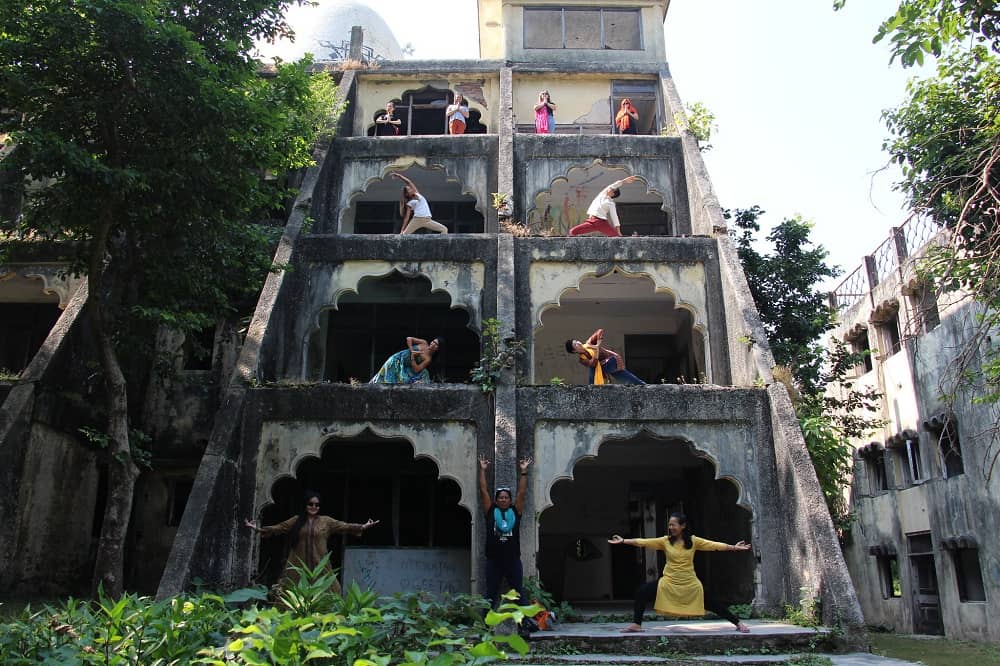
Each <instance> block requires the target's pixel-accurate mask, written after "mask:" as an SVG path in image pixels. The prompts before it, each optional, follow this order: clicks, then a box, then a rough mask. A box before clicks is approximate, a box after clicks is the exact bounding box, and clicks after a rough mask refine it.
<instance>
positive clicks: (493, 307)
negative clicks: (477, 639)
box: [0, 0, 965, 626]
mask: <svg viewBox="0 0 1000 666" xmlns="http://www.w3.org/2000/svg"><path fill="white" fill-rule="evenodd" d="M668 4H669V2H668V1H667V0H653V1H652V2H645V3H632V2H627V1H623V0H601V1H597V0H576V1H574V2H572V3H568V2H567V3H562V4H561V3H559V2H550V1H545V2H538V1H537V0H536V1H531V2H527V1H521V0H506V1H504V2H501V0H479V31H480V32H479V42H480V59H478V60H470V61H464V60H463V61H417V60H389V59H381V60H380V62H379V66H378V67H377V68H376V67H370V68H362V69H358V70H347V71H344V72H343V73H342V74H341V75H340V76H341V78H340V87H339V94H340V96H341V98H342V99H343V100H344V101H346V102H347V107H346V109H347V110H346V112H345V113H344V114H343V115H342V116H341V117H340V120H339V127H338V132H337V137H336V138H335V139H333V140H332V142H331V143H330V144H329V145H327V146H323V147H322V148H321V150H320V155H319V159H318V162H317V164H316V166H315V167H313V168H311V169H310V170H309V171H308V172H307V173H306V174H305V176H304V180H303V182H302V186H301V188H300V192H299V195H298V200H297V202H296V204H295V205H294V206H293V207H292V209H291V210H292V213H291V215H290V217H289V219H288V220H287V222H286V225H285V230H284V237H283V239H282V242H281V244H280V247H279V249H278V254H277V256H276V260H277V261H278V262H279V263H281V264H284V263H286V262H287V263H290V264H291V265H292V266H293V267H294V270H291V271H283V272H279V273H275V274H272V275H270V276H269V277H268V280H267V282H266V284H265V286H264V288H263V290H262V292H261V294H260V297H259V300H258V302H257V305H256V309H255V311H254V312H253V317H252V320H251V323H250V325H249V328H248V330H247V331H246V335H245V338H243V337H241V336H240V334H239V333H238V332H237V327H236V326H235V325H234V324H233V323H231V322H224V323H220V324H219V326H218V327H217V328H216V329H215V330H211V331H206V332H205V335H204V339H203V340H202V342H203V344H204V345H206V346H207V347H208V348H210V349H212V350H213V353H212V354H211V355H210V357H208V358H199V357H198V356H197V355H196V354H192V353H189V351H186V350H189V348H190V346H191V345H190V344H189V343H190V341H183V340H179V339H177V336H172V335H170V334H168V333H164V334H163V335H161V340H160V341H159V344H160V345H161V347H162V348H164V349H174V350H176V359H177V360H176V363H177V368H176V369H177V371H178V372H177V374H176V376H175V377H174V378H172V379H169V380H167V379H160V380H158V379H157V378H156V377H154V378H152V379H151V383H150V388H149V390H148V392H147V396H146V398H145V400H146V404H145V406H144V408H143V413H144V414H145V415H146V423H145V427H146V429H147V430H148V431H149V432H151V434H152V435H153V437H154V441H155V442H156V451H157V454H156V456H157V457H156V460H155V461H154V468H153V470H152V471H148V472H145V473H144V474H143V476H142V478H141V480H140V482H139V487H138V488H137V492H136V503H135V509H134V515H133V522H132V529H131V535H130V538H129V544H128V548H129V557H128V576H129V585H130V586H131V587H132V588H133V589H139V590H144V591H147V592H158V593H159V594H160V595H170V594H174V593H177V592H180V591H181V590H183V589H185V588H187V587H188V586H190V585H191V584H192V582H193V581H195V580H196V579H200V580H201V581H203V582H204V583H206V584H208V585H212V586H221V587H232V586H238V585H244V584H247V583H249V582H253V581H263V582H270V581H273V580H274V577H275V575H276V572H277V568H278V567H279V566H280V563H281V560H282V544H281V543H278V541H280V540H269V541H264V542H260V541H259V540H258V539H257V538H255V535H253V534H252V533H251V532H250V531H249V530H247V529H245V528H244V527H243V526H242V523H243V519H244V518H246V517H257V518H258V519H260V520H262V521H263V522H264V523H266V524H269V523H273V522H276V521H278V520H281V519H284V518H287V517H288V516H291V515H293V514H295V513H297V512H298V511H299V510H300V505H301V500H300V495H301V491H302V489H304V488H312V489H316V490H319V491H320V492H322V493H323V496H324V506H323V511H324V513H329V514H330V515H333V516H336V517H338V518H341V519H345V520H351V521H364V520H365V519H366V518H368V517H376V518H380V519H381V521H382V522H381V524H380V525H379V527H378V528H376V529H373V530H371V531H370V532H368V533H366V534H365V536H364V539H363V540H358V539H354V538H349V539H346V540H345V542H343V543H338V545H337V548H336V549H335V550H334V552H335V556H334V560H335V564H336V565H337V566H340V567H342V569H343V574H342V575H343V578H344V579H346V581H345V582H350V581H352V580H356V581H358V582H359V583H361V584H362V585H372V586H373V587H374V588H375V589H377V590H379V591H383V592H392V591H395V590H400V589H421V590H427V591H432V592H434V591H462V592H476V591H480V590H481V589H482V577H481V576H482V574H481V562H482V557H481V555H482V547H483V544H482V542H483V529H484V525H483V521H482V511H481V510H480V508H479V507H478V499H477V493H476V479H477V473H478V469H477V463H476V457H477V455H478V454H484V455H486V456H488V457H489V458H490V459H492V460H495V464H494V465H493V466H491V467H490V470H491V472H490V473H491V474H494V475H495V478H494V479H493V482H495V483H496V484H497V485H511V482H513V481H515V480H516V479H515V472H516V460H517V458H518V457H520V456H528V455H530V456H533V457H534V464H533V466H532V467H531V470H530V484H529V488H528V498H527V510H526V514H525V515H526V517H527V518H526V520H525V527H524V529H523V531H522V537H521V538H522V556H523V561H524V563H525V567H526V573H527V574H528V575H536V576H538V577H539V578H540V580H541V581H542V583H543V584H544V585H545V586H546V587H547V588H548V589H550V590H552V591H553V592H554V593H555V594H556V596H557V597H558V598H560V599H566V600H569V601H571V602H588V601H593V602H602V601H605V602H607V601H614V600H628V599H631V597H632V594H633V591H634V589H635V587H636V585H637V584H638V583H639V582H640V581H642V580H644V579H646V578H647V577H653V576H656V575H658V570H659V566H658V565H657V563H656V558H655V557H647V556H646V555H645V554H644V553H642V552H640V551H636V550H631V549H629V550H626V549H615V550H611V549H609V547H608V545H607V543H606V539H607V537H608V535H610V534H612V533H615V532H618V533H622V534H628V535H634V536H639V535H643V536H653V535H660V534H662V533H663V532H664V528H665V523H666V519H667V515H668V514H669V513H670V512H671V511H676V510H682V511H684V512H685V513H686V514H687V515H688V516H689V517H690V519H691V521H692V525H693V528H694V530H695V531H696V533H698V534H699V535H701V536H704V537H706V538H711V539H717V540H725V541H728V542H735V541H738V540H741V539H742V540H746V541H750V542H752V543H753V551H752V554H748V555H746V556H745V557H734V556H732V555H729V556H728V559H727V560H726V561H725V562H724V563H723V561H722V560H719V561H718V562H716V560H715V559H713V558H714V556H713V555H710V554H709V555H705V556H699V561H698V569H699V573H700V574H701V576H702V578H703V580H704V581H705V585H706V588H707V591H708V593H709V594H712V595H714V596H716V597H718V598H719V599H722V600H724V601H728V602H729V603H747V604H749V603H752V604H753V605H754V607H755V608H757V609H758V610H760V611H771V612H775V611H778V612H780V610H781V609H782V607H783V606H784V605H785V604H792V605H797V604H798V603H799V601H800V599H801V598H802V597H803V596H806V597H809V598H821V599H822V609H823V612H824V616H825V618H826V619H828V620H833V619H838V620H839V621H841V622H844V623H846V624H848V625H853V626H858V625H861V624H862V622H863V619H862V615H861V611H860V605H859V602H858V598H857V595H856V593H855V590H854V587H853V585H852V583H851V580H850V578H849V576H848V571H847V567H846V563H845V560H844V558H843V556H842V553H841V550H840V548H839V546H838V541H837V534H836V532H835V530H834V529H833V525H832V523H831V521H830V518H829V515H828V513H827V510H826V507H825V504H824V501H823V497H822V494H821V492H820V490H819V486H818V483H817V481H816V477H815V473H814V471H813V469H812V466H811V463H810V460H809V456H808V453H807V451H806V449H805V445H804V443H803V440H802V437H801V434H800V431H799V428H798V424H797V422H796V420H795V416H794V413H793V410H792V406H791V402H790V400H789V397H788V394H787V392H786V390H785V388H784V387H783V386H782V385H781V384H780V383H775V382H774V380H773V378H772V375H771V368H772V366H773V361H772V357H771V354H770V351H769V349H768V347H767V343H766V339H765V335H764V332H763V329H762V328H761V326H760V323H759V320H758V316H757V314H756V311H755V308H754V304H753V302H752V300H751V297H750V294H749V290H748V288H747V285H746V282H745V278H744V275H743V271H742V268H741V266H740V264H739V261H738V259H737V255H736V252H735V249H734V246H733V244H732V242H731V240H730V238H729V236H728V234H727V231H726V226H725V222H724V220H723V217H722V213H721V209H720V207H719V203H718V201H717V200H716V197H715V195H714V193H713V190H712V186H711V183H710V181H709V178H708V175H707V173H706V170H705V167H704V164H703V161H702V158H701V155H700V153H699V150H698V145H697V141H696V140H695V138H694V137H693V136H692V135H691V133H690V132H689V131H687V130H686V128H684V127H683V123H682V122H681V120H682V119H683V117H684V111H683V106H682V104H681V101H680V98H679V96H678V93H677V90H676V89H675V86H674V82H673V80H672V79H671V75H670V71H669V68H668V66H667V64H666V58H665V49H664V35H663V30H662V25H663V22H664V20H665V19H666V14H667V7H668ZM345 38H346V36H345ZM542 89H547V90H548V91H550V94H551V97H552V100H553V101H554V102H556V103H557V104H558V109H557V111H556V114H555V118H556V127H555V130H556V131H555V133H554V134H548V135H538V134H535V133H534V124H533V122H532V121H533V119H534V111H533V105H534V103H535V102H536V100H537V98H538V93H539V91H540V90H542ZM456 93H462V94H463V95H464V97H465V99H466V100H467V101H468V102H469V106H470V111H471V113H470V119H469V124H468V131H467V133H466V134H465V135H462V136H448V135H445V134H444V131H445V125H444V115H443V109H444V107H445V106H446V105H447V104H448V103H449V102H450V101H451V100H453V99H454V95H455V94H456ZM624 97H629V98H630V99H631V100H632V101H633V103H634V104H635V105H636V107H637V109H638V112H639V121H638V124H639V126H638V134H637V135H635V136H622V135H616V134H613V133H612V127H613V126H612V123H613V117H614V111H615V110H616V109H617V108H618V107H619V105H620V102H621V100H622V99H623V98H624ZM387 101H394V102H395V104H396V110H397V113H398V114H399V116H400V117H401V118H402V119H403V124H402V126H401V132H400V135H399V136H391V137H378V136H372V134H373V130H374V119H375V118H376V116H377V115H378V114H379V113H380V112H381V110H382V109H383V108H384V105H385V103H386V102H387ZM677 123H680V124H681V125H682V126H681V128H680V129H677V127H676V124H677ZM671 128H673V129H674V130H675V131H670V130H671ZM665 129H666V130H667V131H664V130H665ZM394 172H397V173H401V174H404V175H406V176H407V177H408V178H410V179H412V180H413V181H414V182H415V183H416V184H417V185H418V186H419V189H420V191H421V192H422V193H423V194H424V195H425V196H426V197H427V199H428V200H429V201H430V203H431V206H432V209H433V212H434V217H435V219H437V220H438V221H440V222H443V223H444V224H445V225H447V226H448V228H449V230H450V232H451V233H449V234H447V235H437V234H415V235H412V236H400V235H398V234H397V233H395V232H398V231H399V226H400V219H399V213H398V201H399V189H398V187H399V186H398V182H397V181H394V180H392V179H391V178H390V176H391V174H392V173H394ZM629 175H636V176H638V177H639V180H637V181H635V182H632V183H629V184H628V185H626V186H624V187H623V188H622V194H621V197H620V199H619V200H618V201H619V203H618V209H619V214H620V216H621V219H622V230H623V233H624V237H623V238H606V237H581V238H567V237H566V231H567V229H568V228H569V227H570V226H572V225H573V224H576V223H577V222H579V221H582V220H583V219H584V218H585V217H586V206H587V204H588V202H589V201H590V200H591V199H592V198H593V197H594V196H595V195H596V194H597V193H598V192H599V191H600V190H602V189H603V188H606V187H607V186H608V185H610V184H611V183H612V182H614V181H616V180H619V179H621V178H624V177H626V176H629ZM492 193H501V194H504V195H506V196H507V198H508V201H509V204H510V206H509V207H508V208H504V209H503V210H502V212H503V213H504V216H503V217H502V218H501V217H499V216H498V211H497V209H496V208H495V207H494V206H493V203H492V202H493V198H492ZM511 231H513V232H515V233H511ZM0 271H2V278H0V301H2V305H0V308H2V312H3V313H4V314H3V316H2V317H0V320H2V321H3V322H4V323H3V326H4V338H3V339H4V344H3V352H2V353H3V354H4V357H3V363H4V364H5V365H6V367H7V368H8V369H9V370H11V371H13V372H14V373H18V375H17V377H16V378H14V379H12V380H10V381H7V382H5V384H4V386H3V394H2V397H3V398H4V399H5V401H4V404H3V412H2V420H0V437H2V439H0V457H2V459H3V460H4V464H3V470H2V472H0V590H4V591H7V592H25V591H29V590H42V589H45V590H53V591H67V590H75V589H78V588H79V585H80V582H81V581H87V580H88V572H89V567H90V565H91V563H92V558H93V553H94V550H93V544H94V536H95V534H96V533H97V530H98V529H99V524H100V516H101V515H102V511H101V508H102V502H103V497H104V493H105V485H104V484H105V481H104V479H105V473H104V472H103V471H102V468H101V464H100V462H99V458H98V457H97V456H96V455H95V453H94V452H93V451H92V450H91V449H88V448H86V447H84V446H82V445H80V443H79V441H78V440H79V434H78V433H77V428H76V423H77V412H78V410H79V409H81V402H82V404H83V405H85V404H86V402H87V401H88V400H89V401H92V400H95V399H97V394H96V393H95V392H97V391H99V387H95V386H93V385H92V383H89V382H91V380H90V379H89V378H88V373H87V371H86V369H85V368H84V367H83V365H84V356H85V354H86V351H87V350H86V344H85V331H84V329H85V326H84V324H83V322H82V321H79V315H80V312H81V311H82V310H83V308H85V307H86V293H85V290H81V289H78V288H77V285H76V283H74V282H73V281H72V280H67V279H65V278H61V277H60V266H58V265H54V264H47V263H45V260H44V257H41V258H34V257H26V258H24V260H23V261H20V262H19V260H14V261H12V262H11V263H9V264H8V265H5V266H3V267H2V268H0ZM489 320H498V321H499V322H500V336H501V337H503V338H506V337H513V338H516V339H517V340H519V341H522V342H523V343H524V345H525V349H526V352H525V353H524V354H523V355H521V356H519V357H517V360H516V362H515V367H514V368H512V369H511V370H510V371H506V372H504V373H503V374H502V376H501V377H500V379H499V382H498V384H497V386H496V387H495V389H494V390H492V391H490V392H485V393H484V392H483V391H482V390H481V388H480V386H478V385H475V384H472V383H470V382H469V372H470V370H471V369H472V368H473V366H474V365H475V364H476V363H477V362H478V360H479V358H480V354H481V351H480V349H481V344H482V343H483V339H482V338H483V331H484V327H485V326H486V323H487V322H488V321H489ZM19 322H20V323H19ZM598 327H601V328H604V329H606V330H607V332H608V333H607V344H608V345H609V346H610V347H612V348H614V349H616V350H620V351H621V352H622V353H623V355H624V357H625V359H626V362H627V366H628V368H629V369H630V370H631V371H632V372H633V373H635V374H637V375H639V376H640V377H642V378H644V379H645V380H646V381H647V382H649V385H647V386H617V385H605V386H589V385H587V376H586V370H585V369H584V368H582V367H581V366H580V365H579V364H578V363H577V362H576V360H575V358H574V357H573V356H571V355H568V354H567V353H566V352H565V350H564V348H563V341H564V340H566V339H567V338H585V337H586V336H588V335H590V333H591V332H592V331H593V330H594V329H596V328H598ZM407 335H416V336H420V337H426V338H430V337H432V336H436V335H443V336H444V337H445V338H446V340H447V342H446V345H445V347H444V349H443V351H442V353H441V354H440V355H439V359H438V360H437V361H436V364H437V365H436V367H434V368H433V373H434V377H435V380H436V381H435V383H433V384H431V385H423V386H412V387H405V386H396V387H388V386H379V385H369V384H367V383H366V381H367V379H368V378H369V377H370V376H372V374H373V373H374V372H375V371H376V370H377V369H378V367H379V366H380V364H381V362H382V360H383V359H385V358H386V357H387V356H389V355H390V354H391V353H393V352H395V351H398V350H399V349H401V348H402V347H401V345H403V344H404V343H403V341H404V338H405V336H407ZM36 352H37V353H36ZM178 378H179V379H178ZM556 378H559V379H561V380H562V381H553V380H555V379H556ZM67 394H74V395H76V396H77V398H78V401H77V402H75V403H74V402H71V401H68V400H67V399H66V398H65V396H66V395H67ZM964 533H965V532H964V531H963V532H962V534H964ZM54 544H58V547H53V546H54Z"/></svg>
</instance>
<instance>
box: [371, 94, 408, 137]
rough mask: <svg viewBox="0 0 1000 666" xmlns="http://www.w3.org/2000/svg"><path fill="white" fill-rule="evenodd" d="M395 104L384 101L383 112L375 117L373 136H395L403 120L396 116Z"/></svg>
mask: <svg viewBox="0 0 1000 666" xmlns="http://www.w3.org/2000/svg"><path fill="white" fill-rule="evenodd" d="M395 114H396V105H395V104H393V103H392V102H386V103H385V113H383V114H382V115H381V116H379V117H378V118H376V119H375V136H397V135H398V134H399V130H400V128H401V127H402V126H403V121H402V120H401V119H399V118H397V117H396V115H395Z"/></svg>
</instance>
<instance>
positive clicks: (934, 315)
mask: <svg viewBox="0 0 1000 666" xmlns="http://www.w3.org/2000/svg"><path fill="white" fill-rule="evenodd" d="M910 302H911V304H912V306H913V311H914V313H915V316H916V328H917V330H918V331H919V332H920V333H929V332H931V331H933V330H934V329H935V328H937V327H938V325H939V324H940V323H941V313H940V312H939V311H938V306H937V294H935V293H934V288H933V287H932V286H930V285H927V284H925V285H922V286H921V287H920V288H919V289H918V290H917V292H916V293H915V294H914V295H913V296H911V297H910Z"/></svg>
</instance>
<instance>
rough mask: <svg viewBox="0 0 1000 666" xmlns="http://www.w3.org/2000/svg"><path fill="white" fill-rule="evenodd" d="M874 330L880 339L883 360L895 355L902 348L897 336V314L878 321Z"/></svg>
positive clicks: (899, 338)
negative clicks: (876, 330)
mask: <svg viewBox="0 0 1000 666" xmlns="http://www.w3.org/2000/svg"><path fill="white" fill-rule="evenodd" d="M876 328H877V329H878V332H879V337H880V338H881V346H882V354H883V358H888V357H889V356H892V355H893V354H895V353H897V352H898V351H899V350H900V349H901V348H902V342H901V336H900V334H899V312H898V311H897V312H894V313H893V314H892V316H891V317H889V318H888V319H885V320H884V321H880V322H878V323H877V324H876Z"/></svg>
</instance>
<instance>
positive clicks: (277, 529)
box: [260, 516, 299, 539]
mask: <svg viewBox="0 0 1000 666" xmlns="http://www.w3.org/2000/svg"><path fill="white" fill-rule="evenodd" d="M298 519H299V517H298V516H292V517H291V518H289V519H288V520H284V521H282V522H280V523H278V524H277V525H268V526H267V527H262V528H260V536H261V537H262V538H264V539H266V538H268V537H273V536H277V535H279V534H288V532H289V531H290V530H291V529H292V527H294V526H295V521H296V520H298Z"/></svg>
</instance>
